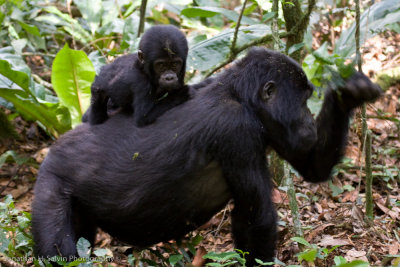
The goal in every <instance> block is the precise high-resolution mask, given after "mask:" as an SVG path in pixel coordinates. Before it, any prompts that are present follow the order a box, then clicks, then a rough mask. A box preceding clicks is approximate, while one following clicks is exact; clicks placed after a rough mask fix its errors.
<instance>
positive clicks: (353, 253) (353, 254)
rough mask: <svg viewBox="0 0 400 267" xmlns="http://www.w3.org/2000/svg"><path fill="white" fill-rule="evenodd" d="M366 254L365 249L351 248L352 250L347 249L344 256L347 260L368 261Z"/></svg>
mask: <svg viewBox="0 0 400 267" xmlns="http://www.w3.org/2000/svg"><path fill="white" fill-rule="evenodd" d="M366 255H367V252H365V251H358V250H355V249H352V250H349V251H347V253H346V255H345V256H344V257H345V259H346V260H347V261H353V260H363V261H366V262H368V259H367V257H366Z"/></svg>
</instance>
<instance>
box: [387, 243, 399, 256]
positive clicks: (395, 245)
mask: <svg viewBox="0 0 400 267" xmlns="http://www.w3.org/2000/svg"><path fill="white" fill-rule="evenodd" d="M398 252H399V243H398V242H394V243H393V244H391V245H389V255H396V254H397V253H398Z"/></svg>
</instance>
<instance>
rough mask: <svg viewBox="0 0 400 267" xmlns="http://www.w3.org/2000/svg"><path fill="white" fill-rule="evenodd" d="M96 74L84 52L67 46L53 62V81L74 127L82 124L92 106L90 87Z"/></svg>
mask: <svg viewBox="0 0 400 267" xmlns="http://www.w3.org/2000/svg"><path fill="white" fill-rule="evenodd" d="M95 75H96V73H95V71H94V67H93V64H92V62H91V61H90V60H89V58H88V57H87V55H86V54H85V53H84V52H83V51H76V50H72V49H70V48H69V47H68V45H65V46H64V48H63V49H61V50H60V51H59V52H58V53H57V56H56V58H55V59H54V61H53V71H52V73H51V81H52V83H53V87H54V91H56V93H57V95H58V97H59V99H60V103H61V104H63V105H64V106H66V107H67V108H68V110H69V112H70V114H71V119H72V126H73V127H74V126H76V125H78V124H80V123H81V117H82V114H83V113H84V111H85V110H86V109H87V108H88V107H89V104H90V85H91V83H92V82H93V80H94V77H95Z"/></svg>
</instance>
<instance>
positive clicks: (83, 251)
mask: <svg viewBox="0 0 400 267" xmlns="http://www.w3.org/2000/svg"><path fill="white" fill-rule="evenodd" d="M76 250H77V252H78V255H79V257H81V258H88V257H89V256H90V242H89V241H87V240H86V239H85V238H83V237H81V238H79V240H78V242H77V243H76Z"/></svg>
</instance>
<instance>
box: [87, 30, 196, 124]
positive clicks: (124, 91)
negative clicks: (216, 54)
mask: <svg viewBox="0 0 400 267" xmlns="http://www.w3.org/2000/svg"><path fill="white" fill-rule="evenodd" d="M139 49H140V51H141V52H142V53H143V55H144V58H143V59H144V63H143V62H142V61H141V60H140V59H139V58H138V53H135V54H129V55H125V56H122V57H119V58H117V59H116V60H115V61H114V62H113V63H111V64H108V65H106V66H104V67H103V68H102V69H101V71H100V73H99V75H97V76H96V78H95V81H94V82H93V84H92V87H91V92H92V98H91V106H90V107H89V109H88V111H87V112H86V113H85V114H84V115H83V117H82V121H83V122H89V123H90V124H99V123H103V122H104V121H105V120H107V118H108V117H109V115H110V109H109V108H107V107H110V105H111V106H113V107H114V108H116V107H118V108H119V109H121V111H122V112H124V113H126V114H131V113H132V112H133V114H134V115H133V116H134V121H135V122H136V123H137V124H138V125H139V126H143V125H146V124H149V123H152V122H153V121H155V120H156V119H157V117H158V116H160V115H161V114H163V113H164V112H165V111H167V110H168V109H170V108H172V107H174V106H176V105H179V104H181V103H183V102H184V101H186V100H187V99H188V98H189V92H188V87H187V86H184V76H185V69H186V57H187V53H188V45H187V40H186V37H185V35H184V34H183V33H182V32H181V31H180V30H179V29H178V28H176V27H174V26H171V25H159V26H153V27H152V28H150V29H149V30H147V31H146V32H145V33H144V35H143V37H142V39H141V41H140V43H139ZM171 57H179V58H180V59H181V60H182V67H181V69H180V70H179V72H178V73H176V75H177V78H178V81H177V84H175V86H174V87H173V88H171V90H170V89H169V88H165V87H162V86H161V85H160V79H159V77H158V76H157V74H156V73H155V71H154V68H153V64H154V61H155V60H157V59H160V58H171ZM165 95H166V96H165Z"/></svg>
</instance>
